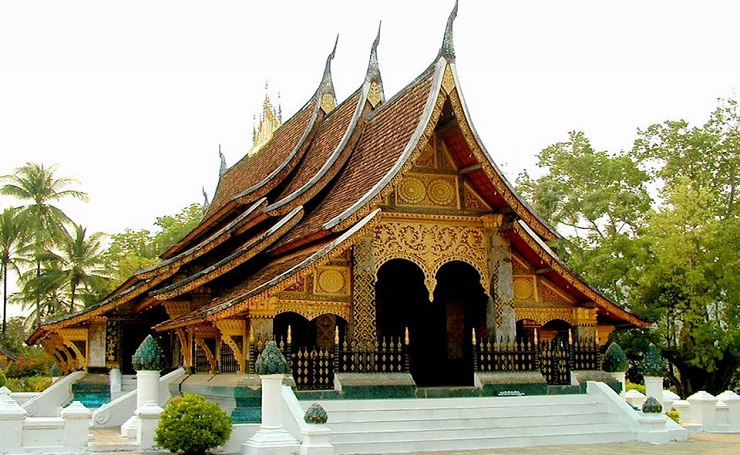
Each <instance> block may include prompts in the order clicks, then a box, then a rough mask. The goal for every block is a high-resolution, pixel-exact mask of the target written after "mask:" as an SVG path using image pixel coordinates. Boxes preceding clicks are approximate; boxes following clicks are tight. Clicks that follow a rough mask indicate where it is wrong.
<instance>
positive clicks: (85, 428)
mask: <svg viewBox="0 0 740 455" xmlns="http://www.w3.org/2000/svg"><path fill="white" fill-rule="evenodd" d="M91 415H92V411H91V410H89V409H87V408H86V407H85V405H83V404H82V403H80V402H79V401H73V402H72V404H70V405H69V406H67V407H66V408H64V409H63V410H62V419H64V445H65V448H71V449H76V450H79V449H86V448H87V443H88V442H89V441H90V433H89V431H90V429H89V426H90V416H91Z"/></svg>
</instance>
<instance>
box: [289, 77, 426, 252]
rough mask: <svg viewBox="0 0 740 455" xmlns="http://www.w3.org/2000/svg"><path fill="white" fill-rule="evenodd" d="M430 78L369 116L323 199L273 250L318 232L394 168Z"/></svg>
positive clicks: (421, 108)
mask: <svg viewBox="0 0 740 455" xmlns="http://www.w3.org/2000/svg"><path fill="white" fill-rule="evenodd" d="M432 77H433V73H431V72H429V73H428V74H427V75H426V77H425V78H422V79H420V80H419V81H416V83H415V84H412V85H410V86H408V87H407V88H406V89H404V91H402V92H401V93H399V94H398V95H397V96H395V97H394V98H393V99H391V100H389V101H388V102H387V103H386V104H384V105H383V106H382V107H381V108H379V109H378V110H377V111H376V112H375V113H374V114H373V115H372V117H371V118H370V119H369V120H368V121H367V123H366V124H365V126H364V128H363V131H362V134H361V136H360V139H359V141H358V143H357V145H355V147H354V150H353V151H352V155H351V156H350V158H349V160H348V162H347V164H346V165H345V166H344V168H343V169H342V171H341V172H340V173H339V175H338V176H337V179H336V180H335V181H334V183H333V184H332V186H331V188H330V190H329V191H328V192H327V194H326V197H324V199H323V200H322V201H321V202H320V203H319V204H318V205H317V206H316V208H315V209H314V210H312V211H311V212H310V213H309V214H308V215H307V216H306V217H305V218H304V220H303V221H302V222H301V223H299V224H298V226H296V227H295V228H294V229H293V230H291V231H290V232H289V233H288V234H287V235H286V236H285V237H284V238H283V240H281V241H280V242H279V243H278V244H277V245H276V246H275V249H278V248H281V247H283V246H285V245H287V244H289V243H291V242H293V241H296V240H298V239H301V238H303V237H305V236H308V235H311V234H313V233H315V232H318V231H320V230H321V226H322V225H323V224H324V223H326V222H327V221H329V220H330V219H332V218H333V217H335V216H337V215H339V214H340V213H342V212H343V211H344V210H346V209H347V208H348V207H350V206H351V205H352V204H354V203H355V202H356V201H357V200H358V199H360V198H361V197H362V196H364V195H365V194H367V193H368V192H369V191H370V190H371V189H372V188H373V187H374V186H375V185H376V184H377V183H378V182H380V180H381V179H382V178H383V177H384V176H385V175H386V174H387V173H388V172H389V171H390V170H391V169H392V168H393V166H394V165H395V164H396V162H397V160H398V158H399V157H400V156H401V154H402V153H403V151H404V149H405V147H406V145H407V144H408V142H409V141H410V140H411V137H412V135H413V134H414V131H416V128H417V126H418V123H419V121H420V119H421V117H422V114H423V112H424V107H425V105H426V102H427V99H428V96H429V91H430V90H431V86H432Z"/></svg>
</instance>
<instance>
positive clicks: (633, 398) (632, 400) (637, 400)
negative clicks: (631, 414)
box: [624, 389, 647, 409]
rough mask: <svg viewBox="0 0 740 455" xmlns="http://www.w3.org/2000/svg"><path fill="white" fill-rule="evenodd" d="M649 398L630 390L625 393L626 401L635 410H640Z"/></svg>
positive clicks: (637, 391)
mask: <svg viewBox="0 0 740 455" xmlns="http://www.w3.org/2000/svg"><path fill="white" fill-rule="evenodd" d="M646 398H647V397H646V396H645V395H644V394H643V393H642V392H640V391H639V390H635V389H632V390H628V391H627V392H625V393H624V399H625V400H626V401H627V403H629V404H630V406H632V407H633V408H637V409H640V408H642V404H643V403H644V402H645V399H646Z"/></svg>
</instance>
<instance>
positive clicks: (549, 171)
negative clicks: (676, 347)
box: [517, 132, 650, 303]
mask: <svg viewBox="0 0 740 455" xmlns="http://www.w3.org/2000/svg"><path fill="white" fill-rule="evenodd" d="M537 165H538V166H539V167H540V168H542V169H543V170H544V171H545V173H544V174H543V175H541V176H539V177H538V178H532V177H531V176H530V175H529V174H528V173H527V172H526V171H525V172H523V173H522V174H521V175H520V176H519V178H518V179H517V189H518V191H519V192H520V193H521V194H522V195H523V196H524V197H525V198H526V199H528V200H529V201H530V202H531V203H532V205H533V206H534V208H535V210H536V211H537V213H539V214H540V215H541V216H543V217H544V218H545V219H546V220H547V221H548V222H549V223H550V224H552V225H553V226H555V227H556V228H557V229H558V230H559V231H561V232H564V233H566V234H567V235H566V236H565V237H564V239H563V240H562V241H560V243H559V244H558V245H556V247H557V249H558V250H559V252H560V253H561V254H562V255H563V256H564V257H565V258H566V259H567V262H568V264H569V265H570V266H571V267H572V268H573V269H574V270H575V271H576V272H578V273H580V274H582V275H583V276H584V277H585V278H586V279H588V281H589V282H591V283H592V284H594V285H595V286H596V287H598V288H599V289H601V290H602V291H603V292H605V293H606V294H607V295H609V296H610V297H611V298H612V299H614V300H615V301H617V302H620V303H625V301H626V298H627V292H628V290H629V286H630V284H631V283H629V282H628V281H627V280H628V278H629V277H630V274H629V272H630V270H631V269H632V268H634V267H635V261H637V260H638V258H639V255H640V251H641V248H640V245H639V242H637V241H636V238H637V236H638V234H639V233H640V230H641V229H642V227H643V225H644V222H645V218H646V216H647V215H648V214H649V212H650V196H649V194H648V192H647V189H646V184H647V182H648V180H649V176H648V175H647V173H645V172H644V171H643V170H641V169H640V168H639V167H638V163H637V161H636V160H635V159H633V158H632V157H631V156H629V155H627V154H624V153H621V154H609V153H607V152H605V151H595V150H594V149H593V147H591V143H590V142H589V140H588V138H587V137H586V135H585V134H584V133H582V132H571V133H569V137H568V140H567V141H565V142H559V143H556V144H553V145H551V146H549V147H547V148H545V149H544V150H542V152H541V153H540V154H539V155H538V163H537Z"/></svg>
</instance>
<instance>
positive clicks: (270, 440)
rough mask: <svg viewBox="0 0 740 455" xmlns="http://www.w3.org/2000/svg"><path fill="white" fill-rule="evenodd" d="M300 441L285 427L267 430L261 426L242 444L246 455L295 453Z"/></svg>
mask: <svg viewBox="0 0 740 455" xmlns="http://www.w3.org/2000/svg"><path fill="white" fill-rule="evenodd" d="M298 446H299V444H298V441H296V440H295V438H294V437H293V436H291V435H290V433H288V432H287V431H286V430H285V429H284V428H276V429H269V430H266V429H264V428H260V429H259V431H257V433H255V435H254V436H252V437H251V438H249V440H248V441H247V442H245V443H244V444H242V454H244V455H295V454H296V453H297V452H298Z"/></svg>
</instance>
